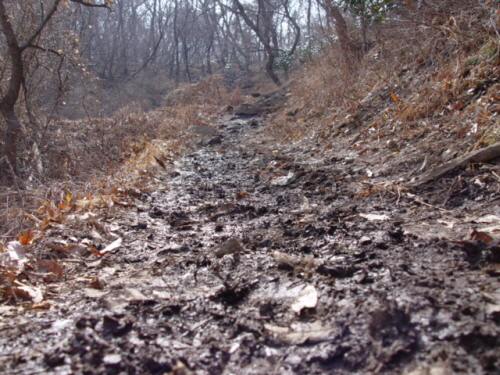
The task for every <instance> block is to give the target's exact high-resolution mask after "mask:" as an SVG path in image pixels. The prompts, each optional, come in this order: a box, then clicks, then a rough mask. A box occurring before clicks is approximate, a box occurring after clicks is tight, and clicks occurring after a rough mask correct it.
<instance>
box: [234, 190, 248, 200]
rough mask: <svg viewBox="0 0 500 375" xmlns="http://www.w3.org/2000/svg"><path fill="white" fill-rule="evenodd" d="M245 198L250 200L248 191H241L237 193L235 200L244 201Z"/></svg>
mask: <svg viewBox="0 0 500 375" xmlns="http://www.w3.org/2000/svg"><path fill="white" fill-rule="evenodd" d="M243 198H248V193H247V192H246V191H239V192H238V193H236V195H235V197H234V199H243Z"/></svg>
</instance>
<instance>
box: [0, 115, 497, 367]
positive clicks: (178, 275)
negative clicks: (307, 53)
mask: <svg viewBox="0 0 500 375" xmlns="http://www.w3.org/2000/svg"><path fill="white" fill-rule="evenodd" d="M214 126H215V128H216V130H217V131H218V132H219V134H217V133H216V132H214V131H206V130H203V129H201V127H200V129H193V131H195V133H196V134H197V135H196V138H195V139H194V142H195V143H196V146H195V147H193V151H192V152H191V153H190V154H186V155H184V156H183V157H180V158H179V159H178V160H175V161H173V162H172V164H171V165H170V166H169V167H168V168H167V169H166V170H165V171H164V172H162V174H161V175H157V176H156V191H150V192H147V193H142V194H138V195H137V196H136V197H131V196H129V197H127V199H128V200H127V204H123V205H121V206H116V207H114V208H113V209H107V210H105V211H104V210H103V211H102V212H100V213H95V215H96V216H95V218H94V219H93V220H94V221H92V223H93V225H89V222H90V221H89V216H88V214H87V216H85V217H83V215H82V217H78V215H75V217H73V221H71V220H68V222H66V223H65V224H64V225H63V224H61V225H59V226H58V225H53V226H52V228H51V229H50V231H49V233H47V241H48V240H50V241H53V243H59V244H65V246H66V247H65V249H68V250H67V251H60V248H58V247H57V246H51V247H47V245H46V244H45V246H44V244H42V243H40V244H35V246H34V248H32V250H31V251H32V252H33V253H36V254H37V256H38V257H39V258H40V259H49V260H55V259H56V260H58V262H59V263H60V264H62V265H63V269H64V272H63V273H62V275H60V276H59V277H56V276H57V275H55V276H54V277H52V278H48V277H47V275H48V274H49V273H47V272H45V273H43V272H42V271H41V270H40V269H38V270H31V272H28V271H26V278H27V281H26V282H27V283H28V282H30V283H31V284H33V285H39V286H40V285H42V284H43V285H45V286H44V290H43V291H44V301H43V303H39V304H38V306H37V307H38V308H34V306H32V304H31V303H30V302H29V301H28V302H26V303H24V304H23V303H21V301H12V300H9V301H5V304H4V305H3V306H0V311H1V316H2V317H1V322H0V332H1V334H0V336H1V337H0V348H1V350H0V372H1V373H2V374H169V373H172V374H178V375H180V374H200V375H201V374H325V373H328V374H378V373H381V374H413V375H420V374H422V375H423V374H434V375H435V374H500V336H499V333H500V282H499V276H500V267H499V266H498V262H499V261H500V247H498V246H497V243H498V242H497V241H496V240H495V238H494V234H495V232H497V231H498V230H499V229H500V226H499V225H500V208H499V206H498V199H499V198H500V194H499V181H498V178H497V177H498V175H497V174H496V172H495V171H498V168H499V165H497V164H495V163H492V164H487V165H481V166H476V167H475V168H474V169H471V168H469V169H467V170H459V171H454V172H451V173H449V174H448V175H445V176H444V177H442V178H439V179H437V180H434V181H430V182H428V183H426V184H423V185H421V186H417V187H411V188H406V187H405V184H406V185H407V186H409V185H410V184H409V183H410V181H411V179H412V178H414V177H418V174H419V173H423V172H424V171H425V169H426V167H425V166H423V165H422V164H421V163H420V162H419V163H418V164H417V163H416V162H415V160H419V161H421V160H423V159H424V157H423V156H425V155H423V154H422V153H423V152H424V151H423V148H420V149H419V147H414V148H413V149H411V148H408V150H409V151H408V153H411V152H413V154H412V155H409V154H406V155H402V153H401V152H400V153H395V152H393V151H391V150H390V149H389V148H388V149H387V150H384V149H383V150H381V151H380V150H379V151H378V152H377V153H371V152H360V151H359V150H354V149H353V148H352V147H349V145H350V144H352V142H351V141H352V140H350V139H349V138H348V137H344V138H338V139H337V140H335V141H334V142H333V143H331V144H328V145H326V146H327V147H325V144H324V142H323V143H321V144H317V143H316V141H315V140H312V139H303V140H302V141H300V142H295V143H288V144H278V143H276V142H275V141H273V140H272V139H271V138H270V137H269V136H268V135H266V134H267V133H266V131H265V130H266V122H265V117H264V116H263V117H251V118H245V117H235V118H231V117H228V116H224V117H222V118H221V119H220V121H219V123H217V124H214ZM353 136H354V135H353ZM410 151H411V152H410ZM412 160H413V162H412ZM126 206H128V207H126ZM96 221H98V222H99V225H97V224H96ZM82 223H84V224H82ZM471 235H472V237H471ZM119 238H121V243H120V241H119V240H118V242H116V241H117V239H119ZM112 243H114V244H115V245H116V246H112V247H108V248H106V246H107V245H109V244H112ZM68 244H73V245H74V246H70V247H68V246H67V245H68ZM78 244H86V245H85V246H84V245H80V246H77V245H78ZM89 244H92V247H93V248H95V251H94V252H91V251H88V248H89ZM58 249H59V250H58ZM99 252H101V253H105V255H102V256H99V255H96V253H99ZM55 273H57V272H55ZM52 274H54V272H53V273H52ZM40 287H41V286H40Z"/></svg>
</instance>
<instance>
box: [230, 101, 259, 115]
mask: <svg viewBox="0 0 500 375" xmlns="http://www.w3.org/2000/svg"><path fill="white" fill-rule="evenodd" d="M261 112H262V109H261V108H260V107H257V106H255V105H253V104H240V105H239V106H237V107H236V108H235V109H234V114H235V115H237V116H257V115H260V114H261Z"/></svg>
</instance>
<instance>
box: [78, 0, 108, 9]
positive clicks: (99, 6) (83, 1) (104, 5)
mask: <svg viewBox="0 0 500 375" xmlns="http://www.w3.org/2000/svg"><path fill="white" fill-rule="evenodd" d="M70 1H71V2H72V3H77V4H80V5H83V6H86V7H90V8H107V9H108V10H109V11H111V7H110V5H113V2H112V1H106V3H104V4H93V3H89V2H88V1H85V0H70Z"/></svg>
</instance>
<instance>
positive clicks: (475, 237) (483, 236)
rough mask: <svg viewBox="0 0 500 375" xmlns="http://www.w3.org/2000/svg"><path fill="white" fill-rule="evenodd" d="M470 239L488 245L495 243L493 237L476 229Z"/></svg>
mask: <svg viewBox="0 0 500 375" xmlns="http://www.w3.org/2000/svg"><path fill="white" fill-rule="evenodd" d="M470 238H471V239H473V240H480V241H483V242H486V243H490V242H491V241H493V237H491V236H490V235H489V234H488V233H485V232H479V231H477V230H475V229H474V230H473V231H472V233H471V235H470Z"/></svg>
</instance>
